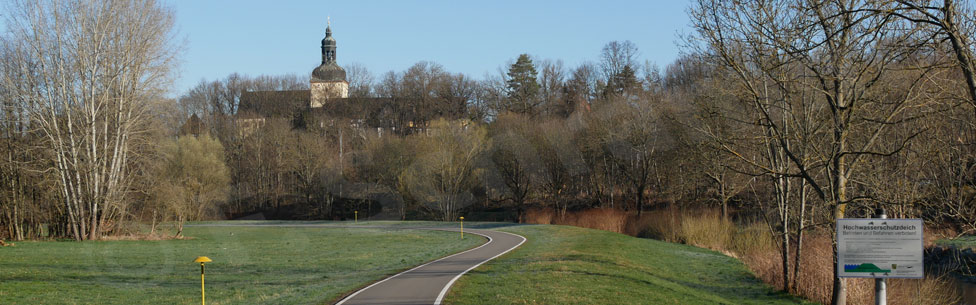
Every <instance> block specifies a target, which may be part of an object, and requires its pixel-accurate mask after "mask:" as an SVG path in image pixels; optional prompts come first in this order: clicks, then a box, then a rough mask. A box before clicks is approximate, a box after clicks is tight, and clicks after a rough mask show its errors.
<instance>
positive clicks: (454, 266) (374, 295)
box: [187, 223, 525, 305]
mask: <svg viewBox="0 0 976 305" xmlns="http://www.w3.org/2000/svg"><path fill="white" fill-rule="evenodd" d="M187 226H199V227H237V226H240V227H262V226H270V227H325V228H391V229H428V230H445V231H457V229H446V228H417V227H388V226H342V225H330V224H285V223H275V224H197V225H187ZM464 233H465V234H477V235H481V236H484V237H487V238H488V242H487V243H485V244H483V245H481V246H479V247H477V248H474V249H471V250H468V251H464V252H461V253H457V254H454V255H449V256H446V257H444V258H441V259H438V260H435V261H432V262H429V263H426V264H423V265H420V266H417V267H414V268H413V269H410V270H407V271H404V272H401V273H398V274H396V275H393V276H390V277H388V278H386V279H383V280H381V281H379V282H376V283H374V284H372V285H369V286H366V288H363V289H360V290H358V291H356V292H355V293H353V294H351V295H349V296H347V297H345V298H343V299H342V300H340V301H339V302H338V303H336V305H354V304H370V305H393V304H397V305H429V304H434V305H440V304H441V300H443V299H444V295H446V294H447V291H448V290H449V289H450V288H451V285H453V284H454V281H457V279H458V278H460V277H461V276H462V275H464V274H465V273H467V272H468V271H470V270H471V269H474V268H476V267H478V266H481V264H484V263H485V262H487V261H490V260H492V259H494V258H496V257H499V256H501V255H502V254H505V253H508V251H512V250H513V249H515V248H517V247H518V246H520V245H522V243H524V242H525V237H522V236H519V235H515V234H512V233H507V232H500V231H492V230H478V229H465V230H464Z"/></svg>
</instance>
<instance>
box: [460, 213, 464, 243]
mask: <svg viewBox="0 0 976 305" xmlns="http://www.w3.org/2000/svg"><path fill="white" fill-rule="evenodd" d="M461 239H464V216H461Z"/></svg>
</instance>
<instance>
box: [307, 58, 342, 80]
mask: <svg viewBox="0 0 976 305" xmlns="http://www.w3.org/2000/svg"><path fill="white" fill-rule="evenodd" d="M312 81H318V82H344V81H346V70H344V69H342V67H340V66H339V65H337V64H336V63H335V62H334V61H333V62H329V63H324V64H322V65H320V66H318V68H315V70H312Z"/></svg>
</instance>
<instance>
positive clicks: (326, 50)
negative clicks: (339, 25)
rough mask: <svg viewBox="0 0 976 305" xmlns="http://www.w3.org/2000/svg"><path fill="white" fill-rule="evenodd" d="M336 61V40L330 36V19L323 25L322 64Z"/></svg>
mask: <svg viewBox="0 0 976 305" xmlns="http://www.w3.org/2000/svg"><path fill="white" fill-rule="evenodd" d="M335 61H336V41H335V38H332V20H331V18H330V20H329V21H328V26H326V27H325V38H324V39H322V64H323V65H324V64H329V63H334V62H335Z"/></svg>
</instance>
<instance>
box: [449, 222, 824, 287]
mask: <svg viewBox="0 0 976 305" xmlns="http://www.w3.org/2000/svg"><path fill="white" fill-rule="evenodd" d="M501 230H502V231H507V232H512V233H516V234H520V235H522V236H525V237H526V238H527V239H528V241H526V242H525V244H523V245H522V247H521V248H520V249H519V250H517V251H514V252H512V253H509V254H507V255H505V256H502V257H499V258H497V259H496V260H495V261H492V262H490V263H488V264H485V265H482V266H481V267H479V268H477V269H475V270H472V271H471V272H469V273H468V275H465V276H464V277H462V278H461V279H460V280H458V282H457V283H456V284H455V286H454V287H453V288H452V289H451V292H450V293H449V294H448V296H447V298H446V300H445V303H447V304H796V303H807V302H806V301H803V300H801V299H798V298H796V297H792V296H789V295H786V294H784V293H780V292H777V291H775V290H774V289H772V288H771V287H770V286H768V285H766V284H763V283H762V282H761V281H760V280H758V279H756V277H755V276H754V275H753V274H752V273H751V272H749V270H748V269H747V268H746V266H745V265H744V264H743V263H742V262H740V261H738V260H736V259H734V258H731V257H728V256H725V255H722V254H720V253H718V252H715V251H711V250H706V249H702V248H697V247H692V246H688V245H681V244H674V243H667V242H662V241H657V240H651V239H641V238H635V237H630V236H627V235H623V234H618V233H612V232H607V231H600V230H592V229H584V228H577V227H570V226H551V225H539V226H516V227H510V228H502V229H501Z"/></svg>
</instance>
